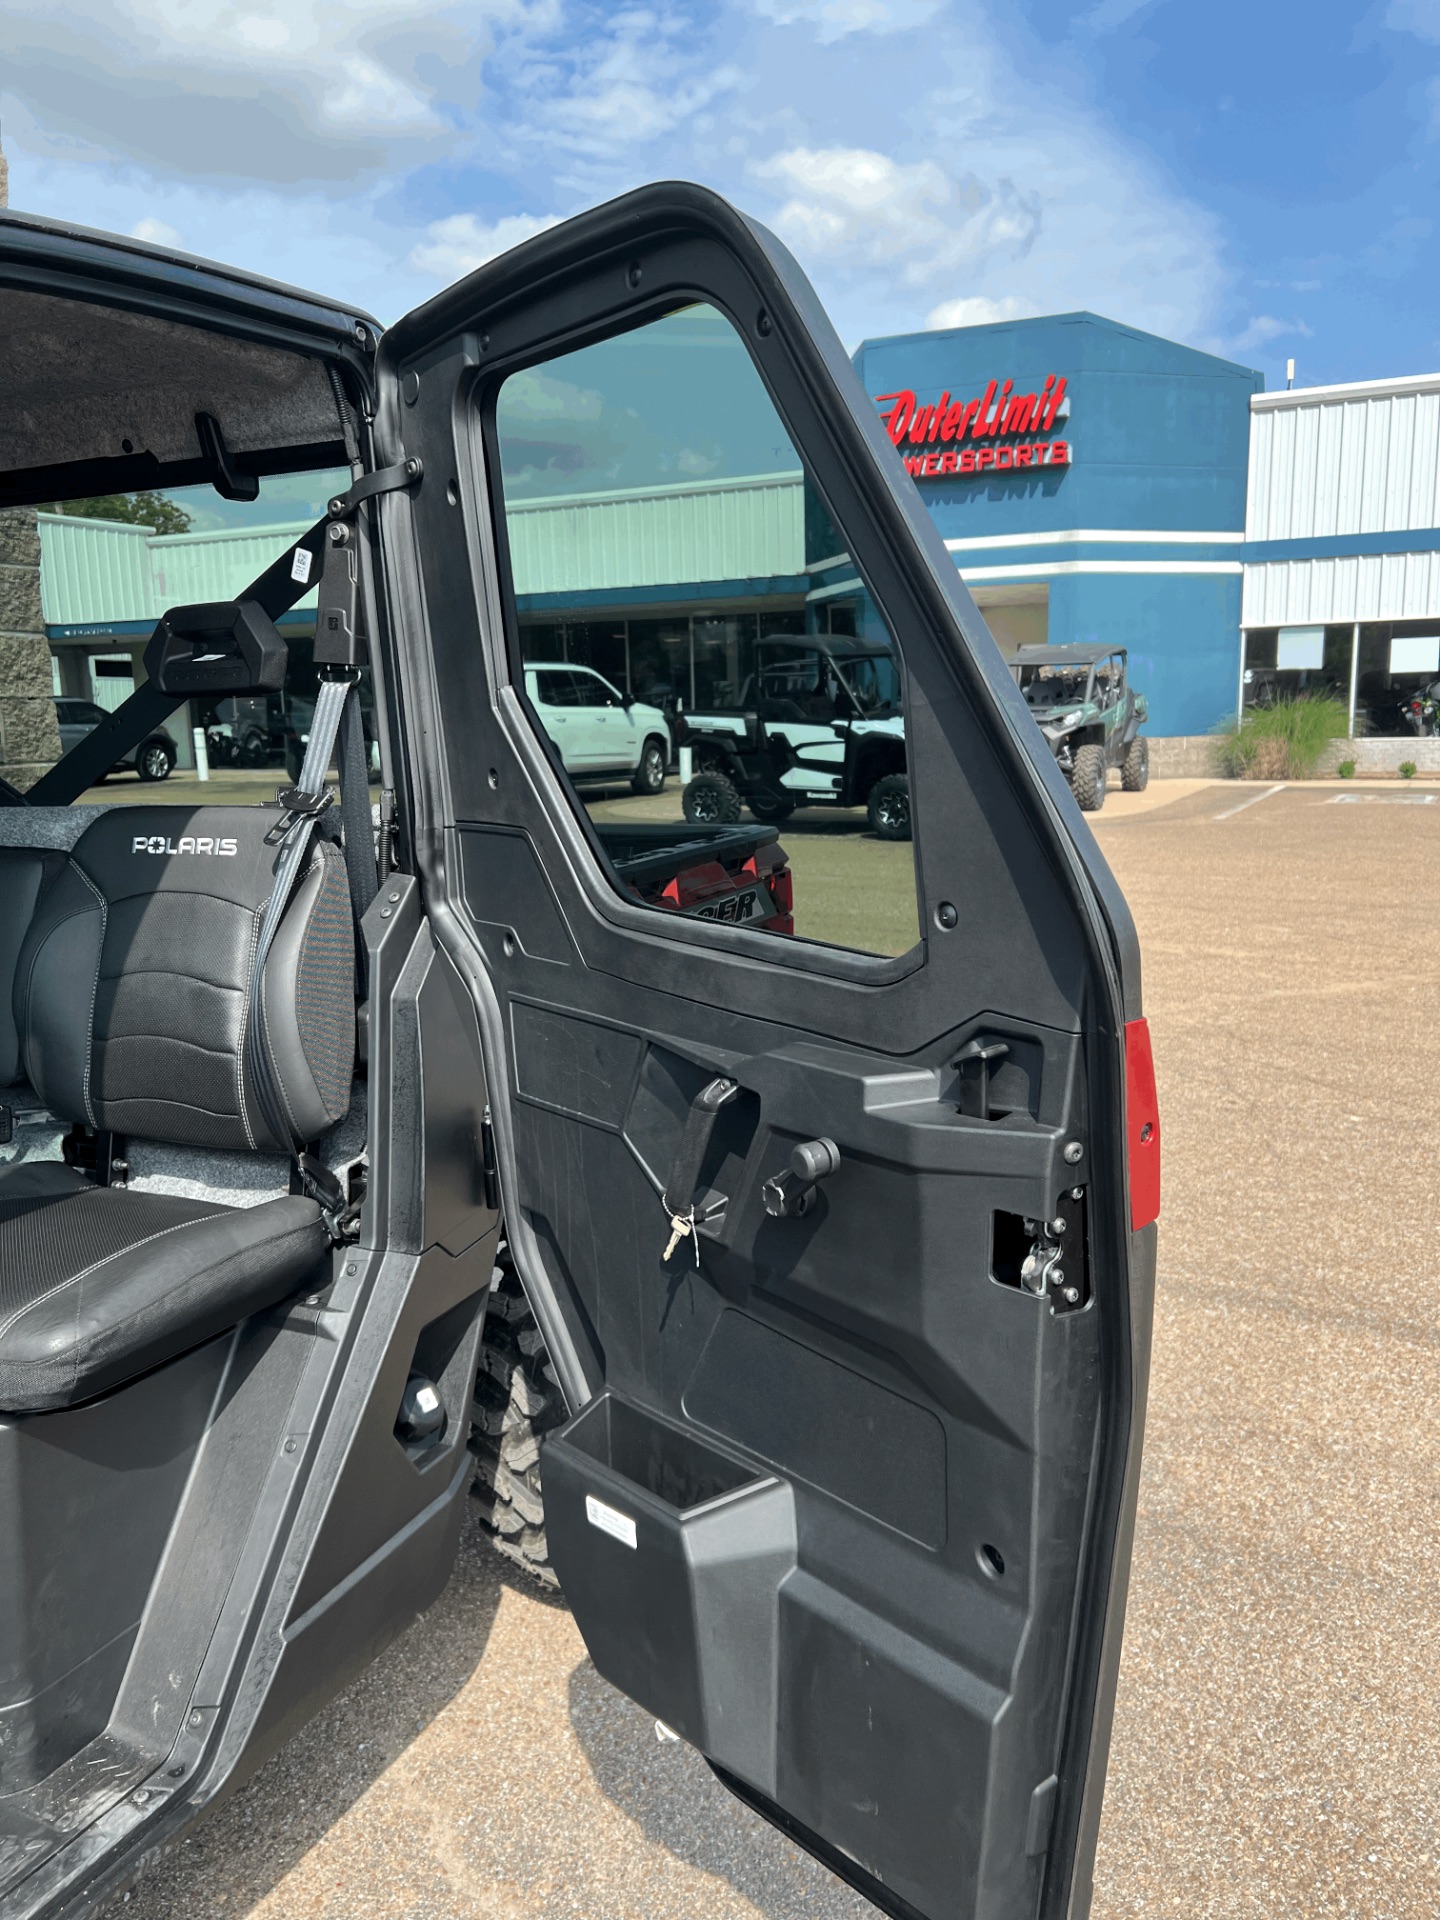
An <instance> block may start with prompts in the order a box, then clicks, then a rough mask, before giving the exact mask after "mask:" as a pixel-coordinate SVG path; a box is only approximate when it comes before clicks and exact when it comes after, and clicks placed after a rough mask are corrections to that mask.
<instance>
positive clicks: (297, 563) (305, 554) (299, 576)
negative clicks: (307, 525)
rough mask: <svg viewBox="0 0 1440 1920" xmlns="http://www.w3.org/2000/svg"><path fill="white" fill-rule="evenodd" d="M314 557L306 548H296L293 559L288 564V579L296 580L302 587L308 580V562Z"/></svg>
mask: <svg viewBox="0 0 1440 1920" xmlns="http://www.w3.org/2000/svg"><path fill="white" fill-rule="evenodd" d="M314 557H315V556H314V555H313V554H312V553H311V551H310V549H309V548H308V547H297V548H296V549H295V557H294V559H293V560H292V561H291V562H290V578H291V579H292V580H298V581H299V582H300V584H301V585H302V586H303V585H304V584H305V582H306V581H307V580H308V579H309V578H310V562H311V561H312V560H313V559H314Z"/></svg>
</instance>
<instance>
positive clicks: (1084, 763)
mask: <svg viewBox="0 0 1440 1920" xmlns="http://www.w3.org/2000/svg"><path fill="white" fill-rule="evenodd" d="M1010 671H1011V672H1012V673H1013V674H1014V676H1015V681H1016V685H1017V686H1018V687H1019V689H1020V691H1021V693H1022V694H1023V695H1024V697H1025V704H1026V706H1028V707H1029V709H1030V711H1031V713H1033V714H1034V716H1035V720H1036V724H1037V725H1038V726H1039V728H1040V731H1041V732H1042V733H1043V734H1044V736H1045V738H1046V740H1047V741H1048V742H1049V744H1050V748H1051V751H1052V752H1053V753H1054V755H1055V762H1056V765H1057V766H1058V767H1059V768H1060V771H1061V772H1062V773H1063V774H1064V775H1065V778H1066V779H1067V780H1068V781H1069V782H1070V791H1071V792H1072V793H1073V794H1074V796H1075V798H1076V800H1077V801H1078V802H1079V803H1080V807H1081V809H1082V810H1083V811H1084V812H1085V813H1098V812H1099V811H1100V809H1101V807H1103V806H1104V804H1105V784H1106V780H1107V778H1108V775H1109V770H1110V768H1111V767H1118V768H1119V769H1120V784H1121V786H1122V787H1123V788H1124V789H1125V791H1126V793H1143V792H1144V790H1145V788H1146V787H1147V786H1148V785H1149V784H1150V742H1149V741H1148V740H1147V739H1146V737H1145V735H1144V734H1143V733H1141V731H1140V729H1141V727H1142V726H1144V724H1145V722H1146V720H1147V719H1148V718H1149V717H1150V709H1149V706H1148V704H1147V702H1146V699H1145V696H1144V694H1143V693H1136V691H1135V689H1134V688H1133V687H1132V686H1131V684H1130V675H1129V668H1128V663H1127V657H1126V652H1125V649H1124V647H1093V646H1081V645H1075V646H1062V647H1021V648H1020V650H1019V652H1018V653H1016V654H1015V655H1014V656H1013V657H1012V659H1011V661H1010Z"/></svg>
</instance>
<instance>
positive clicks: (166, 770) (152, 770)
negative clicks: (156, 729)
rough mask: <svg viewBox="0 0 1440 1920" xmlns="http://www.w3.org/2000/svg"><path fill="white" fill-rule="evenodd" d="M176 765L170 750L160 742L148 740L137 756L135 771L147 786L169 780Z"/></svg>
mask: <svg viewBox="0 0 1440 1920" xmlns="http://www.w3.org/2000/svg"><path fill="white" fill-rule="evenodd" d="M174 764H175V763H174V761H173V760H172V759H171V758H170V754H169V752H168V750H167V749H166V747H165V746H164V745H163V744H162V742H160V741H159V740H147V741H146V742H145V744H144V745H143V746H142V747H141V749H140V751H139V752H138V753H137V754H136V755H135V771H136V773H138V774H139V776H140V778H141V779H142V780H143V781H145V782H146V783H147V785H149V784H152V783H153V782H154V781H156V780H168V779H169V778H170V769H171V767H173V766H174Z"/></svg>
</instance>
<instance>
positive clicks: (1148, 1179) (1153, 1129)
mask: <svg viewBox="0 0 1440 1920" xmlns="http://www.w3.org/2000/svg"><path fill="white" fill-rule="evenodd" d="M1125 1148H1126V1157H1127V1159H1128V1161H1129V1164H1130V1225H1131V1226H1132V1227H1133V1228H1134V1229H1135V1231H1136V1232H1137V1233H1138V1232H1139V1230H1140V1228H1141V1227H1148V1226H1149V1224H1150V1222H1151V1221H1152V1220H1158V1219H1159V1217H1160V1105H1159V1102H1158V1101H1157V1099H1156V1097H1155V1056H1154V1054H1153V1053H1152V1052H1151V1050H1150V1024H1149V1022H1148V1021H1146V1020H1131V1021H1128V1022H1127V1023H1126V1027H1125Z"/></svg>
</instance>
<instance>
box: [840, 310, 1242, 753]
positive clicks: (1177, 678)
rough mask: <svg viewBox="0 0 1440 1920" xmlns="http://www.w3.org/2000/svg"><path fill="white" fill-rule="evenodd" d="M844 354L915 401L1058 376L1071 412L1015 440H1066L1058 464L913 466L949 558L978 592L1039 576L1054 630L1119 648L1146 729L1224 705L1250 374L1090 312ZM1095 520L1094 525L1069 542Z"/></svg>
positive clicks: (1180, 728)
mask: <svg viewBox="0 0 1440 1920" xmlns="http://www.w3.org/2000/svg"><path fill="white" fill-rule="evenodd" d="M855 364H856V368H857V370H858V372H859V374H860V377H861V379H862V380H863V381H864V383H865V386H866V389H867V391H868V392H869V393H870V394H871V395H872V396H876V397H878V396H880V395H884V394H892V393H895V392H897V391H901V390H913V391H914V393H915V395H916V398H917V402H918V403H919V404H922V405H934V404H936V403H938V402H939V401H940V399H941V397H942V395H943V394H944V393H946V392H948V393H950V395H951V396H952V399H953V400H962V401H963V400H969V399H970V398H971V397H972V396H976V395H982V394H983V393H984V392H985V390H986V387H987V386H988V384H989V382H990V381H991V380H995V381H997V382H1003V381H1004V380H1006V379H1009V380H1011V381H1013V382H1014V391H1015V392H1016V393H1029V392H1034V393H1039V392H1041V390H1042V388H1043V384H1044V381H1045V379H1046V376H1047V375H1054V376H1057V377H1059V376H1062V375H1063V376H1064V378H1065V381H1066V396H1065V397H1066V402H1067V403H1068V417H1067V418H1062V419H1061V420H1059V421H1057V422H1056V424H1055V425H1054V426H1053V427H1052V428H1051V430H1050V431H1049V432H1048V433H1045V434H1040V435H1035V434H1033V433H1026V434H1022V435H1019V436H1011V438H1012V440H1013V439H1017V438H1018V439H1020V440H1024V441H1029V442H1032V443H1034V442H1036V441H1038V442H1041V443H1046V444H1053V442H1054V441H1056V440H1059V439H1063V440H1064V441H1065V442H1066V443H1067V446H1068V447H1069V449H1070V454H1071V464H1068V465H1065V466H1052V465H1048V464H1047V465H1043V466H1041V465H1032V466H1031V467H1029V468H1027V469H1024V470H1018V471H1017V470H1011V471H1006V472H996V471H994V470H993V469H992V470H990V471H988V472H986V473H984V474H975V475H958V474H957V475H954V476H942V477H927V478H924V479H920V480H917V482H916V484H917V485H918V487H919V488H920V492H921V495H922V497H923V498H924V500H925V502H926V504H927V506H928V507H929V508H930V511H931V513H932V514H933V515H934V518H935V522H936V525H937V526H938V527H939V529H940V532H941V534H942V535H943V536H944V538H945V539H946V540H947V541H948V542H951V543H963V545H952V551H953V552H954V554H955V560H956V564H957V566H958V567H959V568H960V570H961V572H962V574H964V575H965V577H966V579H967V581H968V582H969V583H970V584H971V586H972V588H974V589H975V590H976V591H977V592H978V593H980V594H981V596H982V598H983V594H984V589H986V588H988V587H993V586H1001V585H1005V586H1010V587H1026V586H1030V587H1034V588H1037V589H1038V588H1048V591H1049V619H1048V637H1049V639H1050V640H1051V641H1052V642H1055V643H1061V644H1063V643H1066V642H1070V641H1092V640H1093V641H1098V642H1102V643H1103V644H1105V645H1110V646H1116V645H1118V646H1125V647H1128V648H1129V649H1130V651H1131V655H1132V660H1133V665H1134V673H1135V678H1136V682H1137V684H1138V685H1140V686H1141V687H1142V688H1143V689H1144V691H1145V692H1146V693H1147V694H1148V696H1149V699H1150V708H1151V715H1152V722H1151V730H1152V731H1153V732H1155V733H1157V734H1177V733H1181V734H1185V733H1189V734H1193V733H1204V732H1208V731H1209V730H1210V728H1211V727H1213V726H1214V725H1215V724H1216V722H1217V721H1219V720H1221V719H1222V718H1224V716H1225V715H1227V714H1229V713H1232V712H1233V711H1234V708H1235V700H1236V684H1237V678H1238V661H1239V647H1240V633H1239V622H1240V560H1241V546H1240V541H1241V538H1242V536H1243V533H1244V526H1245V491H1246V474H1247V467H1248V461H1249V443H1250V409H1249V402H1250V395H1251V394H1252V393H1254V392H1257V391H1259V390H1260V389H1261V388H1262V387H1263V385H1264V381H1263V378H1262V376H1261V375H1260V374H1258V373H1255V372H1253V371H1252V370H1251V369H1249V368H1246V367H1240V366H1236V365H1234V364H1232V363H1231V362H1230V361H1227V360H1221V359H1219V358H1217V357H1216V356H1215V355H1213V354H1207V353H1200V352H1197V351H1196V350H1195V349H1194V348H1192V347H1184V346H1180V345H1178V344H1176V343H1175V342H1173V341H1169V340H1162V339H1159V338H1158V337H1157V336H1155V335H1154V334H1147V333H1140V332H1138V331H1137V330H1136V329H1134V328H1133V327H1123V326H1120V325H1118V324H1117V323H1116V322H1114V321H1111V320H1104V319H1101V318H1100V317H1099V316H1098V315H1096V314H1091V313H1072V314H1060V315H1055V316H1051V317H1047V318H1044V319H1037V320H1015V321H1007V322H1004V323H1002V324H999V325H995V326H986V327H962V328H955V329H951V330H947V331H943V332H927V333H913V334H900V335H895V336H892V337H890V338H887V339H882V340H867V341H866V342H864V344H863V345H862V346H861V347H860V348H859V350H858V352H857V353H856V355H855ZM884 410H885V411H888V406H887V407H886V408H885V409H884ZM936 444H937V443H936V442H930V441H928V440H927V442H926V445H925V448H924V449H923V451H933V450H934V447H935V445H936ZM963 444H965V445H967V446H969V445H989V446H992V447H1000V446H1003V445H1004V444H1005V440H1004V439H1003V438H993V439H985V440H980V441H974V440H972V439H971V438H970V437H968V436H967V438H966V440H965V442H964V443H963ZM901 451H902V453H912V454H914V453H918V452H920V451H922V449H920V448H912V447H911V446H910V445H908V444H906V443H902V445H901ZM1095 533H1103V534H1105V535H1107V536H1108V537H1107V538H1103V539H1099V540H1096V539H1084V538H1079V539H1077V538H1076V536H1077V535H1085V534H1092V535H1093V534H1095ZM1165 533H1174V534H1176V535H1177V536H1182V537H1180V538H1177V539H1175V540H1174V541H1166V540H1164V539H1163V538H1158V539H1157V537H1156V536H1157V535H1159V536H1163V535H1164V534H1165ZM1126 535H1131V536H1134V537H1133V538H1125V537H1124V536H1126ZM1207 535H1208V536H1210V537H1209V538H1206V537H1205V536H1207ZM992 543H998V544H992ZM1037 597H1038V596H1037Z"/></svg>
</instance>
